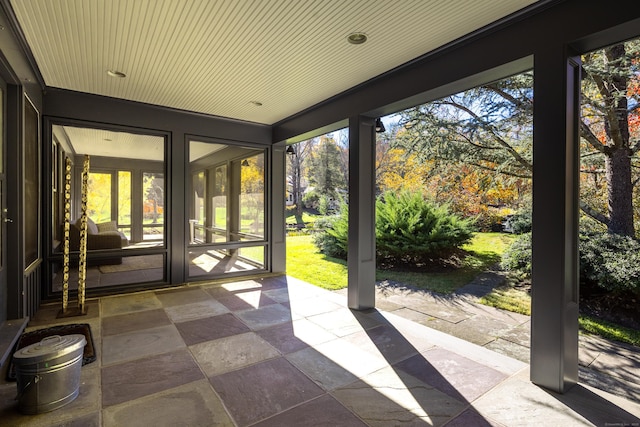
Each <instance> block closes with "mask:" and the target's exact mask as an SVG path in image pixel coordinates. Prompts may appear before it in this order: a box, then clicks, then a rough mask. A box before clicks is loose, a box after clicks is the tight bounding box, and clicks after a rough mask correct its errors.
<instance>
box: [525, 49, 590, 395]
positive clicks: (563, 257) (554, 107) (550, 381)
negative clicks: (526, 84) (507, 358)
mask: <svg viewBox="0 0 640 427" xmlns="http://www.w3.org/2000/svg"><path fill="white" fill-rule="evenodd" d="M534 67H535V68H534V75H535V83H534V94H535V98H534V99H535V100H534V110H533V111H534V112H533V116H534V117H533V118H534V120H533V122H534V132H533V141H534V142H533V255H532V256H533V259H532V270H533V271H532V300H531V373H530V375H531V381H532V382H533V383H535V384H537V385H540V386H542V387H545V388H548V389H550V390H553V391H556V392H560V393H563V392H565V391H567V390H568V389H569V388H571V387H572V386H573V385H575V384H576V383H577V381H578V285H579V269H578V266H579V265H578V262H579V252H578V226H579V224H578V218H579V217H578V207H579V187H578V179H579V175H578V174H579V169H578V168H579V140H578V138H579V134H578V119H579V109H580V105H579V98H580V62H579V59H575V58H571V57H570V56H569V54H568V53H567V50H566V47H563V46H551V47H549V48H548V49H545V50H544V51H543V52H539V53H536V55H535V57H534Z"/></svg>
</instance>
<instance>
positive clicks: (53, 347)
mask: <svg viewBox="0 0 640 427" xmlns="http://www.w3.org/2000/svg"><path fill="white" fill-rule="evenodd" d="M86 343H87V340H86V338H85V337H84V335H82V334H72V335H53V336H50V337H46V338H43V339H42V340H41V341H40V342H37V343H35V344H31V345H28V346H26V347H24V348H21V349H20V350H18V351H16V352H15V353H14V354H13V359H14V362H15V363H16V364H20V363H38V362H43V361H45V360H50V359H55V358H58V357H61V356H64V355H65V354H69V353H72V352H74V351H76V350H78V349H81V348H83V347H84V346H85V344H86Z"/></svg>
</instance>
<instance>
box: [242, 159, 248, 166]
mask: <svg viewBox="0 0 640 427" xmlns="http://www.w3.org/2000/svg"><path fill="white" fill-rule="evenodd" d="M241 165H242V166H249V161H248V160H247V159H244V160H243V161H242V163H241Z"/></svg>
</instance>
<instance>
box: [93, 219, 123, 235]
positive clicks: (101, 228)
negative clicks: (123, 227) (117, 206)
mask: <svg viewBox="0 0 640 427" xmlns="http://www.w3.org/2000/svg"><path fill="white" fill-rule="evenodd" d="M96 226H97V227H98V233H103V232H105V231H118V226H117V225H116V222H115V221H107V222H101V223H100V224H96Z"/></svg>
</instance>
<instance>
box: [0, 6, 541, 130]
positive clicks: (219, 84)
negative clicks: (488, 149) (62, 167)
mask: <svg viewBox="0 0 640 427" xmlns="http://www.w3.org/2000/svg"><path fill="white" fill-rule="evenodd" d="M533 3H535V1H533V0H498V1H497V0H253V1H252V0H46V1H43V0H10V4H11V6H12V8H13V10H14V13H15V15H16V17H17V20H18V22H19V25H20V27H21V29H22V31H23V33H24V36H25V38H26V40H27V43H28V44H29V46H30V48H31V51H32V53H33V56H34V58H35V60H36V62H37V65H38V67H39V69H40V72H41V74H42V77H43V79H44V82H45V84H46V85H47V86H48V87H54V88H63V89H70V90H74V91H80V92H88V93H92V94H98V95H105V96H109V97H115V98H123V99H127V100H133V101H140V102H144V103H149V104H156V105H161V106H167V107H172V108H177V109H182V110H188V111H195V112H200V113H205V114H211V115H217V116H224V117H230V118H234V119H240V120H246V121H251V122H257V123H263V124H273V123H275V122H278V121H279V120H282V119H285V118H287V117H289V116H291V115H292V114H295V113H297V112H299V111H301V110H303V109H306V108H308V107H311V106H313V105H314V104H317V103H318V102H321V101H323V100H325V99H327V98H330V97H332V96H334V95H336V94H339V93H341V92H343V91H345V90H347V89H349V88H351V87H353V86H356V85H358V84H360V83H362V82H365V81H367V80H369V79H371V78H373V77H375V76H377V75H380V74H382V73H385V72H387V71H389V70H391V69H393V68H395V67H398V66H400V65H402V64H404V63H406V62H408V61H410V60H412V59H414V58H416V57H419V56H421V55H423V54H425V53H428V52H430V51H432V50H434V49H436V48H438V47H440V46H442V45H444V44H447V43H449V42H451V41H453V40H455V39H457V38H459V37H461V36H464V35H465V34H468V33H470V32H473V31H475V30H478V29H480V28H482V27H484V26H486V25H489V24H490V23H492V22H494V21H496V20H499V19H501V18H504V17H505V16H507V15H509V14H512V13H514V12H517V11H518V10H520V9H522V8H525V7H527V6H530V5H531V4H533ZM354 32H362V33H365V34H366V35H367V38H368V40H367V42H366V43H364V44H362V45H354V44H350V43H348V42H347V36H348V35H349V34H351V33H354ZM109 70H111V71H119V72H122V73H124V74H126V77H125V78H117V77H116V78H114V77H110V76H109V75H108V74H107V71H109ZM257 103H260V104H261V106H258V105H256V104H257Z"/></svg>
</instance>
